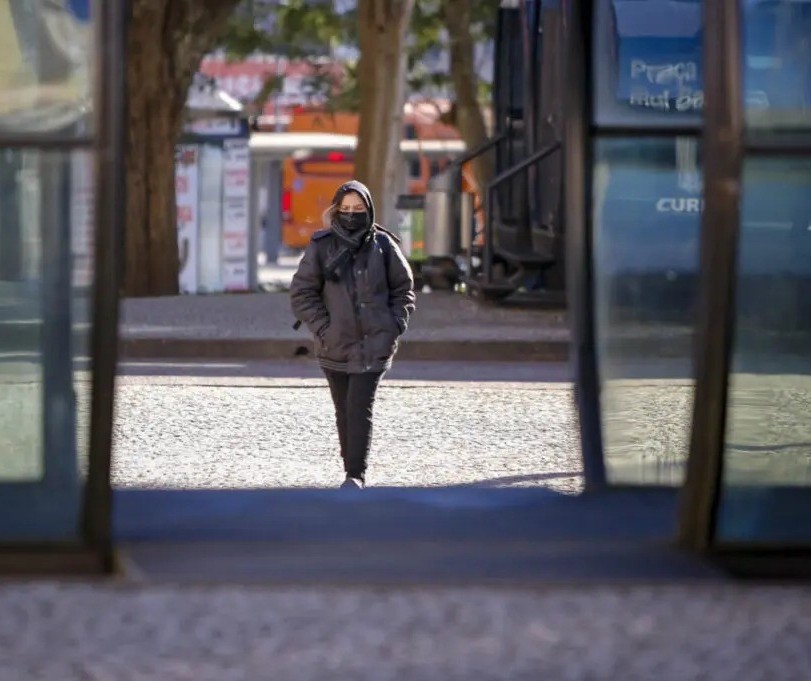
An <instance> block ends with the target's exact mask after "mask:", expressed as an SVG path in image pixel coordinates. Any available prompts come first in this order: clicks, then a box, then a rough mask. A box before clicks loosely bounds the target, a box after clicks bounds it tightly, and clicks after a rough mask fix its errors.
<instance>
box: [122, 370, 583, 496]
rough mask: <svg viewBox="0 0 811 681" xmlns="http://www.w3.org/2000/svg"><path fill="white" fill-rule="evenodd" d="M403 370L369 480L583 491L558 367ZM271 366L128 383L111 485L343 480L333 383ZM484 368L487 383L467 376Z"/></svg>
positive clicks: (381, 401) (382, 402)
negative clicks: (239, 373) (434, 375)
mask: <svg viewBox="0 0 811 681" xmlns="http://www.w3.org/2000/svg"><path fill="white" fill-rule="evenodd" d="M291 364H292V365H293V369H292V370H291V368H290V365H291ZM404 364H405V365H407V363H402V364H401V365H400V367H399V368H398V371H399V376H400V377H401V378H399V379H398V373H397V372H393V373H392V376H391V378H390V379H389V378H388V377H387V379H386V380H385V381H384V382H383V384H382V387H381V389H380V392H379V393H378V402H377V404H376V407H375V411H376V414H375V433H374V441H373V442H374V444H373V450H372V453H371V455H370V460H369V465H370V468H369V474H368V475H369V482H370V484H373V485H377V486H381V485H386V486H445V485H460V484H474V483H480V484H488V485H538V484H542V485H547V486H549V487H551V488H554V489H556V490H559V491H564V492H576V491H578V490H579V489H580V485H581V478H580V467H581V463H580V446H579V440H578V435H577V429H576V423H575V417H574V409H573V404H572V392H571V385H570V384H568V383H563V382H560V381H559V380H557V379H558V377H559V374H560V371H559V370H556V369H555V368H554V367H553V368H546V367H544V366H543V365H535V366H534V371H535V372H536V375H537V377H538V378H537V379H536V380H535V381H534V382H533V381H529V380H527V378H530V377H531V372H532V370H533V367H532V366H531V365H530V366H529V367H527V366H522V365H517V366H516V365H512V366H510V365H505V366H504V367H502V368H501V369H498V368H493V367H492V366H491V367H490V368H489V369H488V368H487V367H480V366H478V365H476V366H472V365H466V364H460V365H459V366H457V367H449V365H447V364H445V365H441V366H438V367H436V368H437V370H438V371H439V372H440V374H441V375H443V378H442V379H440V380H430V378H429V376H430V372H428V371H425V370H424V369H423V371H422V377H420V376H421V374H420V371H419V367H409V366H405V367H404V366H403V365H404ZM274 366H275V367H276V368H278V369H279V371H277V372H275V375H274V372H273V371H270V372H268V371H265V374H270V375H265V376H261V375H260V376H243V377H241V378H240V377H233V376H232V377H222V376H221V377H216V376H211V375H208V376H197V377H195V376H189V375H185V376H179V377H177V376H176V377H171V376H154V375H153V376H133V375H130V376H126V377H124V378H122V379H121V381H120V383H119V392H118V400H117V419H116V425H115V464H114V483H115V484H116V485H118V486H120V487H140V488H149V487H184V488H200V487H211V488H223V487H231V488H245V487H252V488H255V487H311V486H316V487H317V486H329V487H332V486H334V485H335V484H336V483H338V482H339V481H340V480H341V479H342V476H343V472H342V469H341V465H340V458H339V456H338V439H337V433H336V430H335V425H334V414H333V408H332V403H331V401H330V397H329V392H328V389H327V387H326V381H325V380H324V379H323V378H322V377H319V374H318V371H317V369H314V368H313V366H312V365H311V364H310V363H307V364H304V363H301V364H296V363H288V364H287V365H283V364H276V365H274ZM423 367H424V365H423ZM443 372H444V374H443ZM474 372H475V375H476V376H477V377H478V378H482V377H485V378H489V379H490V380H470V379H471V374H472V373H474ZM550 372H551V374H550ZM176 373H182V372H180V371H178V372H176ZM258 373H259V372H258ZM552 374H555V375H554V376H553V380H552V381H545V382H544V377H545V376H550V375H552ZM403 377H405V378H403ZM499 378H501V380H498V379H499Z"/></svg>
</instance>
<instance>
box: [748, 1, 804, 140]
mask: <svg viewBox="0 0 811 681" xmlns="http://www.w3.org/2000/svg"><path fill="white" fill-rule="evenodd" d="M743 8H744V9H743V12H744V50H745V54H744V83H745V87H746V91H747V102H746V103H747V109H746V113H747V122H748V123H749V125H751V126H753V127H758V128H776V127H782V126H788V127H801V126H802V127H808V126H811V1H809V0H768V1H766V0H743Z"/></svg>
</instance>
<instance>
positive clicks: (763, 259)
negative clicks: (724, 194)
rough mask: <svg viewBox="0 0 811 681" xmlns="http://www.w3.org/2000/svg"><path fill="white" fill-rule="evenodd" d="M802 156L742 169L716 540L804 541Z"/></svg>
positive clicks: (809, 502) (807, 181)
mask: <svg viewBox="0 0 811 681" xmlns="http://www.w3.org/2000/svg"><path fill="white" fill-rule="evenodd" d="M809 197H811V160H798V159H753V160H750V161H749V162H748V163H747V165H746V168H745V174H744V201H743V206H742V218H741V236H740V247H739V265H738V290H737V318H736V330H735V346H734V355H733V373H732V375H731V377H730V388H729V403H728V411H727V437H726V451H725V458H724V491H723V496H722V507H721V515H720V518H721V522H720V525H719V528H720V533H721V537H722V538H723V539H742V540H755V539H762V540H778V539H783V540H791V539H800V540H804V541H810V540H811V198H809Z"/></svg>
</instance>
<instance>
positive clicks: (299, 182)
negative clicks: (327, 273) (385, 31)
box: [282, 103, 470, 248]
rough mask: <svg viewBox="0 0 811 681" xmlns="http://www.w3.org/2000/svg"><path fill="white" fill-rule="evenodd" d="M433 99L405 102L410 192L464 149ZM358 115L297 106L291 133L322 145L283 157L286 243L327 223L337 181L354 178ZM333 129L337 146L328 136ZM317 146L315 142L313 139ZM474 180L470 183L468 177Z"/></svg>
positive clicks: (301, 240)
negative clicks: (326, 214)
mask: <svg viewBox="0 0 811 681" xmlns="http://www.w3.org/2000/svg"><path fill="white" fill-rule="evenodd" d="M438 118H439V112H438V110H437V107H436V106H435V105H433V104H422V105H420V104H413V103H409V104H407V105H406V107H405V110H404V133H405V139H404V140H403V141H402V142H401V145H400V148H401V150H402V152H403V156H404V160H405V163H406V168H407V170H406V192H407V193H410V194H424V193H425V191H426V189H427V186H428V181H429V180H430V179H431V178H432V177H433V176H434V175H436V174H438V173H440V172H442V171H443V170H444V169H445V168H446V167H447V166H448V164H449V163H450V162H451V160H452V159H453V157H454V156H457V155H459V154H460V153H462V152H463V151H464V144H463V143H462V141H461V140H460V139H459V135H458V133H457V132H456V130H455V129H454V128H452V127H450V126H448V125H445V124H443V123H441V122H440V121H439V120H438ZM357 127H358V117H357V114H353V113H342V112H337V113H330V112H324V111H323V110H320V109H304V108H299V109H296V110H295V111H294V113H293V117H292V120H291V123H290V126H289V128H288V131H287V132H288V133H291V134H294V133H299V134H300V135H301V136H305V135H313V136H314V139H315V136H319V139H320V140H321V141H323V143H324V144H323V145H322V146H320V148H312V147H311V148H309V149H301V150H298V151H296V152H294V153H292V154H291V155H290V156H289V157H288V158H286V159H285V161H284V164H283V174H282V183H283V189H282V243H283V244H284V245H285V246H287V247H289V248H304V247H305V246H306V245H307V243H309V240H310V236H311V235H312V233H313V232H314V231H316V230H318V229H321V228H322V227H323V223H322V214H323V212H324V210H325V209H326V208H327V207H328V206H329V202H330V200H331V199H332V195H333V193H334V192H335V188H336V186H338V185H339V184H341V183H342V182H346V181H347V180H350V179H352V177H353V174H354V167H355V163H354V155H353V152H354V148H355V139H356V138H355V135H356V133H357ZM330 135H332V136H333V139H334V146H333V147H332V148H331V147H329V143H328V142H327V141H326V138H327V137H328V136H330ZM313 146H314V145H313ZM468 185H469V186H470V183H468Z"/></svg>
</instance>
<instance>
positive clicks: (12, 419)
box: [0, 149, 93, 541]
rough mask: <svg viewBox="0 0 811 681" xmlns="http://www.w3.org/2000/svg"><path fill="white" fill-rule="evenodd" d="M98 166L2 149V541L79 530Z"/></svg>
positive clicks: (87, 160) (77, 156) (83, 159)
mask: <svg viewBox="0 0 811 681" xmlns="http://www.w3.org/2000/svg"><path fill="white" fill-rule="evenodd" d="M91 161H92V157H91V156H90V155H89V154H86V153H82V152H74V153H71V154H64V153H45V152H41V151H37V150H31V149H22V150H20V149H15V150H9V149H0V206H2V210H0V504H2V505H3V508H4V509H5V511H6V512H5V513H4V514H3V516H2V517H0V541H5V540H11V539H38V538H46V537H47V538H59V537H63V538H64V537H66V536H70V535H73V534H75V532H76V528H77V525H76V522H77V517H78V510H79V493H80V488H81V482H80V475H79V466H78V465H77V460H78V457H77V440H78V442H79V446H80V450H79V451H80V452H81V454H80V456H81V458H82V459H83V460H85V459H86V452H85V451H84V448H85V447H86V445H87V441H88V437H87V429H88V427H89V424H88V419H87V411H88V408H87V407H88V404H89V385H88V380H87V376H86V375H84V374H81V373H79V372H78V371H77V369H75V368H74V360H75V359H76V358H77V357H79V356H84V355H86V354H87V341H88V338H89V328H90V326H89V322H90V319H89V301H90V286H91V284H92V255H91V250H92V229H91V228H92V223H93V215H92V211H91V210H90V209H89V206H90V201H91V193H92V178H91V176H90V168H91ZM77 405H78V406H77ZM77 424H81V425H80V426H79V427H78V430H77ZM19 483H28V484H26V485H25V486H23V487H20V486H19ZM32 483H33V484H32Z"/></svg>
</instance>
